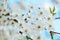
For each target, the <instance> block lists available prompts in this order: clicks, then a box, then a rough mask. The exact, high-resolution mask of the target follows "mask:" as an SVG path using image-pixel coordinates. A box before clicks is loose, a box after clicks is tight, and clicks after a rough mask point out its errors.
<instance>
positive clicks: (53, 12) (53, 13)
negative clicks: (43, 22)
mask: <svg viewBox="0 0 60 40" xmlns="http://www.w3.org/2000/svg"><path fill="white" fill-rule="evenodd" d="M49 9H50V13H51V14H52V15H53V16H54V15H55V14H56V13H55V7H53V8H49Z"/></svg>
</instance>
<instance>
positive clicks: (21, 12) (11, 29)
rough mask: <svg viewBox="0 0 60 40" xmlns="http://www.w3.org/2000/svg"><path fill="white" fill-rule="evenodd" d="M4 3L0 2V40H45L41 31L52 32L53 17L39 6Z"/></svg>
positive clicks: (3, 0)
mask: <svg viewBox="0 0 60 40" xmlns="http://www.w3.org/2000/svg"><path fill="white" fill-rule="evenodd" d="M6 2H7V0H6V1H5V0H2V1H0V40H45V38H44V37H43V36H42V35H41V34H40V33H42V30H48V31H49V32H50V31H53V28H54V26H53V20H54V18H53V15H52V14H51V13H50V11H48V10H45V9H44V8H42V7H41V5H39V4H29V5H25V3H24V1H22V2H20V3H14V4H12V5H11V6H10V7H8V6H7V5H8V4H7V3H6Z"/></svg>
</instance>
